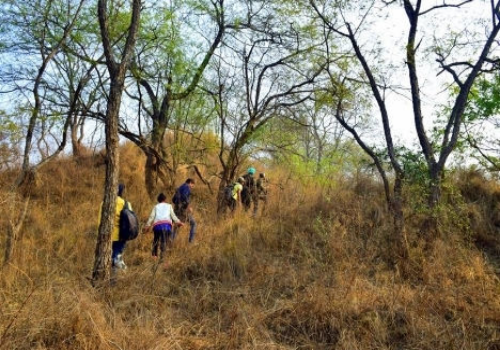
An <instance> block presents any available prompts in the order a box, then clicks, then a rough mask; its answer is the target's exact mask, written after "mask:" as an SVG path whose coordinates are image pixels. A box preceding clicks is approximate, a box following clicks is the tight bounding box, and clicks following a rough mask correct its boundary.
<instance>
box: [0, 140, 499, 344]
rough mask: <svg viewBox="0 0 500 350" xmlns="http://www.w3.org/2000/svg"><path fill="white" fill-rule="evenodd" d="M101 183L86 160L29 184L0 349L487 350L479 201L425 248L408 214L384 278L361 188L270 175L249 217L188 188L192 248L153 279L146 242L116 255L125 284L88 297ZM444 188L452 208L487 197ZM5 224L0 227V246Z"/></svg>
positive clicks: (489, 327) (378, 231)
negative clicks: (454, 194) (404, 250)
mask: <svg viewBox="0 0 500 350" xmlns="http://www.w3.org/2000/svg"><path fill="white" fill-rule="evenodd" d="M122 152H128V153H127V156H126V159H128V163H127V164H123V166H122V169H121V179H122V181H123V182H125V183H126V184H127V192H126V197H127V199H128V200H130V201H131V203H132V204H133V206H134V208H135V209H136V211H137V212H138V214H139V216H140V217H141V219H142V220H145V219H146V217H147V215H148V213H149V210H150V208H151V207H152V205H153V204H154V203H152V202H151V201H150V199H149V198H148V197H147V195H146V192H145V191H144V189H143V187H144V186H143V175H142V171H141V169H142V165H141V164H143V160H142V159H141V158H140V156H139V153H138V152H136V151H135V150H133V148H131V147H125V148H123V149H122ZM122 159H124V157H123V158H122ZM103 173H104V168H103V166H102V164H98V162H96V161H95V159H94V158H91V157H89V158H87V159H81V160H79V161H76V160H73V159H71V158H68V159H61V160H59V161H57V162H54V163H51V164H49V165H48V166H47V167H46V168H44V169H43V171H42V172H41V173H40V174H39V180H38V182H37V187H36V188H35V190H34V193H33V197H32V201H31V204H30V210H29V213H28V219H27V221H26V223H25V225H24V228H23V230H22V235H21V237H19V240H18V242H17V244H16V249H15V252H14V257H13V260H12V263H11V264H9V265H7V266H5V267H4V268H3V269H2V273H1V277H0V314H1V315H2V317H0V348H1V349H138V350H139V349H429V350H431V349H432V350H434V349H478V350H479V349H482V350H484V349H488V350H494V349H500V297H499V296H500V282H499V279H498V277H497V275H496V273H495V267H494V265H492V263H491V260H489V259H488V258H487V256H486V255H485V254H484V253H483V252H482V251H481V250H480V249H478V248H477V247H478V245H481V244H482V245H483V246H485V247H488V253H489V254H490V255H489V256H495V254H498V250H497V248H496V247H498V245H497V244H498V243H497V240H498V237H497V236H498V235H496V236H495V232H496V231H495V228H494V227H493V226H492V225H489V226H488V224H487V222H488V215H490V214H491V210H493V209H491V208H490V209H488V205H487V203H489V205H490V206H491V205H492V204H491V203H492V202H491V200H490V202H488V201H487V200H485V198H482V199H477V198H476V200H474V201H470V202H468V201H467V200H464V202H462V203H460V205H458V204H457V205H456V206H455V210H454V211H453V212H451V213H450V216H449V217H448V218H444V219H443V220H442V227H441V229H442V232H443V235H442V237H441V238H440V239H437V240H436V241H434V242H433V243H432V244H431V245H430V246H429V245H425V244H424V242H423V241H422V240H421V239H419V235H418V230H417V229H416V227H418V220H420V217H419V215H417V214H415V215H409V219H408V222H407V225H408V241H409V256H408V258H407V259H406V261H405V264H404V266H403V265H396V266H394V265H392V264H390V263H389V262H388V261H389V260H390V259H389V258H388V257H389V256H391V252H390V251H388V248H387V247H388V245H387V242H388V241H389V240H390V238H391V224H390V218H389V216H387V214H386V213H385V210H384V203H383V197H382V196H381V195H380V194H379V190H378V189H377V185H376V184H373V183H372V182H370V180H368V179H365V180H363V181H361V182H359V183H358V184H353V183H338V184H335V185H334V186H331V187H330V188H317V187H316V186H314V185H313V184H303V183H301V182H299V181H297V180H294V179H293V178H290V177H287V176H284V175H283V174H282V172H281V171H280V170H279V169H276V170H274V172H273V174H272V176H271V182H272V185H271V191H270V203H269V205H268V207H267V208H266V211H265V212H263V213H261V214H260V215H259V217H258V218H256V219H251V218H250V217H249V216H248V215H246V214H245V213H238V214H237V215H236V216H235V217H234V218H229V217H226V218H221V219H219V218H217V217H216V215H215V212H214V202H215V198H214V197H213V195H211V194H210V193H209V191H208V189H207V188H205V187H203V186H202V185H201V184H199V185H198V186H197V187H196V189H195V190H194V202H195V203H196V209H197V210H196V216H197V218H198V223H199V232H198V236H197V244H195V245H189V244H188V243H187V229H186V228H184V229H183V231H181V234H180V236H179V237H178V238H177V240H176V244H175V247H174V249H173V250H172V251H171V252H170V254H169V257H168V266H167V268H166V269H164V270H163V269H162V270H157V271H156V273H153V270H152V266H153V260H152V259H151V257H150V245H151V241H152V237H151V234H144V235H142V236H140V237H139V238H138V239H137V240H135V241H133V242H131V243H130V244H129V246H128V247H127V250H126V253H125V261H126V262H127V264H128V266H129V268H128V270H127V271H126V272H124V273H120V274H119V276H118V280H117V282H116V284H115V285H114V286H112V287H109V288H104V289H98V290H96V289H93V288H92V287H91V286H90V283H89V280H88V277H90V273H91V268H92V263H93V254H94V249H95V242H96V225H97V222H96V221H97V211H98V206H99V203H100V201H101V198H102V187H103ZM178 180H179V181H177V183H180V182H182V180H183V179H178ZM8 182H9V177H8V174H3V179H2V181H1V182H0V183H2V184H3V188H2V197H3V198H4V200H2V201H1V206H2V213H7V209H6V208H7V207H8V205H9V204H10V203H11V202H10V201H11V200H13V199H12V198H11V197H9V196H8V195H7V186H6V184H7V183H8ZM456 182H457V186H459V187H460V186H462V187H460V188H461V190H462V192H463V193H464V198H467V196H466V194H467V191H469V192H470V193H474V194H476V195H477V194H478V193H480V190H481V191H484V196H490V195H491V194H492V193H493V192H494V191H495V189H491V188H490V189H488V188H487V186H486V185H485V184H484V183H481V182H477V183H476V185H477V187H478V188H471V186H472V185H474V182H473V181H471V180H470V179H468V180H463V179H462V180H461V179H457V180H456ZM467 186H468V187H467ZM491 186H494V185H491ZM470 193H469V194H470ZM171 194H172V193H168V194H167V196H168V197H170V196H171ZM491 198H494V197H491ZM488 210H489V211H488ZM9 219H11V216H9V215H3V216H2V217H1V218H0V220H1V221H0V224H1V227H2V231H3V232H5V227H6V225H7V224H8V222H7V221H8V220H9ZM413 227H415V229H414V228H413ZM477 242H479V243H478V244H474V243H477ZM4 245H5V242H4V239H2V240H1V243H0V248H1V249H2V251H3V249H5V246H4Z"/></svg>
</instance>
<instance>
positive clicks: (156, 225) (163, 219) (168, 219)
mask: <svg viewBox="0 0 500 350" xmlns="http://www.w3.org/2000/svg"><path fill="white" fill-rule="evenodd" d="M157 200H158V204H156V205H155V206H154V207H153V210H152V211H151V214H150V215H149V218H148V221H147V222H146V227H145V228H144V231H149V229H150V228H151V225H152V226H153V235H154V236H153V245H152V252H151V254H152V256H153V257H154V258H157V257H158V246H159V248H160V262H161V261H163V257H164V255H165V250H166V249H167V246H168V247H170V246H171V245H172V241H173V234H172V225H173V223H172V222H175V223H176V224H177V225H179V226H183V225H184V223H182V222H181V221H180V220H179V218H178V217H177V216H176V215H175V213H174V208H173V207H172V205H171V204H169V203H166V200H167V196H165V195H164V194H163V193H160V194H159V195H158V198H157Z"/></svg>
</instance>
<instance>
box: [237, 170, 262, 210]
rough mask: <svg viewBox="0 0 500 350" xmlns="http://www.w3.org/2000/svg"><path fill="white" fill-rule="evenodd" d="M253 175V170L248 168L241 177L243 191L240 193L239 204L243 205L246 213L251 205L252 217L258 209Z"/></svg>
mask: <svg viewBox="0 0 500 350" xmlns="http://www.w3.org/2000/svg"><path fill="white" fill-rule="evenodd" d="M254 174H255V168H254V167H250V168H248V170H247V173H246V174H245V175H243V179H244V183H243V190H242V191H241V202H242V203H243V207H244V208H245V211H248V209H250V206H251V204H252V203H253V216H255V215H256V214H257V210H258V209H259V201H258V198H257V187H256V185H255V179H254V178H253V176H254Z"/></svg>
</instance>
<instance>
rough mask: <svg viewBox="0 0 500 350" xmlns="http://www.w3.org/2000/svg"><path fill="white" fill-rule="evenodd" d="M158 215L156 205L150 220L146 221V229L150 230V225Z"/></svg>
mask: <svg viewBox="0 0 500 350" xmlns="http://www.w3.org/2000/svg"><path fill="white" fill-rule="evenodd" d="M155 216H156V207H154V208H153V210H151V214H150V215H149V218H148V221H147V222H146V226H145V227H144V230H146V231H148V230H149V227H150V226H151V224H152V223H153V220H154V219H155Z"/></svg>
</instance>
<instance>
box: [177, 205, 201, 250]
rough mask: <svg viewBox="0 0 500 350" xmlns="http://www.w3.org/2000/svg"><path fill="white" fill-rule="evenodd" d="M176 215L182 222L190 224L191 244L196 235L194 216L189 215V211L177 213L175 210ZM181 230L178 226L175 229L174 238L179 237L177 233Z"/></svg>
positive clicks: (178, 211)
mask: <svg viewBox="0 0 500 350" xmlns="http://www.w3.org/2000/svg"><path fill="white" fill-rule="evenodd" d="M174 212H175V215H177V217H178V218H179V220H181V221H182V222H184V223H186V222H189V243H191V242H193V241H194V236H195V235H196V221H195V220H194V217H193V214H191V213H188V211H187V210H179V209H177V211H176V210H175V209H174ZM178 230H179V227H178V226H176V227H174V229H173V231H172V232H173V238H172V239H175V237H177V231H178Z"/></svg>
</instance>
